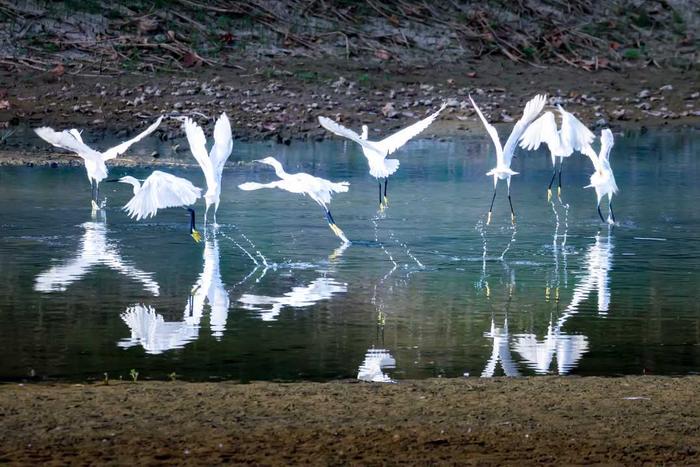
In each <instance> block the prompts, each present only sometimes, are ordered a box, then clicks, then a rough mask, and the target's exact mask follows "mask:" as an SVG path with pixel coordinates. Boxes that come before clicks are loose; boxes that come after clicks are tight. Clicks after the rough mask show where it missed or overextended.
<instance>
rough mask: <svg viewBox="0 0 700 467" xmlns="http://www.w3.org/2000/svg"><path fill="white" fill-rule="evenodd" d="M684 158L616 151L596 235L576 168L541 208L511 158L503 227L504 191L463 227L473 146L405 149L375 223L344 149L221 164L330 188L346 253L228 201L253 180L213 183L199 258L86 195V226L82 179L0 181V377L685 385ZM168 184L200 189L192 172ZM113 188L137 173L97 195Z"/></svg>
mask: <svg viewBox="0 0 700 467" xmlns="http://www.w3.org/2000/svg"><path fill="white" fill-rule="evenodd" d="M699 148H700V135H698V134H697V133H692V132H689V133H685V134H683V133H649V134H645V135H641V136H627V137H621V136H619V137H618V138H617V141H616V145H615V148H614V149H613V154H612V165H613V168H614V170H615V174H616V178H617V182H618V185H619V186H620V188H621V192H620V193H619V195H618V196H616V197H615V198H614V208H615V213H616V216H617V220H618V224H619V225H617V226H616V227H614V228H609V227H608V226H605V225H603V224H601V222H600V219H599V218H598V216H597V213H596V211H595V199H594V198H595V196H594V194H593V192H592V191H591V190H584V189H583V188H582V187H583V186H584V185H586V184H587V183H588V176H589V174H590V172H591V170H592V169H591V166H590V162H589V161H588V160H587V159H585V158H584V157H582V156H574V157H572V158H570V159H569V160H567V161H566V163H565V169H564V175H563V182H564V189H563V203H561V204H560V203H559V202H558V201H557V202H555V203H554V204H553V205H552V204H548V203H547V199H546V185H547V183H548V181H549V177H550V175H551V172H550V170H551V169H550V162H549V159H548V156H547V155H546V154H545V153H544V152H536V153H521V154H520V155H519V156H518V157H517V158H516V159H515V161H514V165H513V168H514V170H516V171H518V172H520V173H521V174H520V175H518V176H516V177H514V178H513V183H512V195H513V203H514V206H515V210H516V214H517V227H516V228H513V227H512V226H511V224H510V213H509V209H508V202H507V199H506V198H505V196H504V193H505V192H504V191H500V192H499V196H498V197H497V199H496V204H495V208H494V216H493V220H492V223H491V225H489V226H485V225H484V221H485V217H486V216H485V214H486V211H487V210H488V204H489V202H490V198H491V195H492V187H493V185H492V182H491V180H490V179H489V178H487V177H486V176H484V173H485V172H486V171H487V170H489V169H490V168H491V167H492V165H493V160H492V159H493V149H492V147H491V146H490V145H489V144H488V141H487V140H486V139H483V138H474V139H458V140H450V141H436V140H424V141H414V142H411V143H410V144H409V145H408V146H406V147H405V149H403V150H402V151H401V152H400V153H399V154H398V158H399V159H400V160H401V167H400V169H399V171H398V173H397V174H396V175H395V176H394V177H392V178H391V180H390V182H389V200H390V205H389V208H388V209H387V210H386V211H385V212H383V213H378V211H377V185H376V181H375V180H374V179H372V178H371V177H370V176H369V175H368V173H367V166H366V162H365V160H364V158H363V157H362V154H361V152H360V150H359V149H358V148H357V147H355V146H354V145H352V144H346V143H345V142H343V141H330V142H324V143H315V144H311V143H308V144H305V143H293V144H292V145H291V146H289V147H287V146H270V145H264V144H247V145H244V144H240V143H239V144H236V145H235V146H234V155H233V156H232V159H237V160H242V161H250V160H253V159H256V158H260V157H262V156H265V155H268V154H270V153H272V154H275V155H276V156H278V158H279V159H280V160H282V162H283V163H284V165H285V166H286V167H287V169H288V171H290V172H294V171H306V172H309V173H312V174H314V175H317V176H321V177H325V178H329V179H331V180H334V181H341V180H347V181H349V182H350V183H351V189H350V192H348V193H344V194H339V195H336V197H335V199H334V200H333V203H332V212H333V215H334V217H335V219H336V221H337V223H338V225H339V226H340V227H341V228H343V230H344V231H345V234H346V235H347V236H348V238H349V239H350V240H351V241H352V244H351V245H349V246H341V245H340V243H339V241H338V239H337V238H336V237H334V236H333V235H332V233H331V231H330V229H328V227H327V224H326V223H325V221H324V218H323V212H322V211H321V210H320V209H319V208H318V206H316V205H315V204H314V203H313V202H312V201H310V200H309V199H307V198H303V197H300V196H298V195H291V194H289V193H285V192H281V191H271V190H261V191H257V192H242V191H240V190H238V189H237V188H236V185H238V184H239V183H242V182H243V181H249V180H253V181H268V180H273V179H274V174H273V173H272V170H271V169H270V168H269V167H267V166H262V165H260V166H255V165H251V164H246V165H243V166H237V167H232V168H230V169H227V170H226V172H225V173H224V180H223V192H222V203H221V207H220V209H219V213H218V221H219V223H220V224H221V225H220V227H219V229H218V231H214V230H213V229H207V234H206V241H205V242H203V243H202V244H199V245H197V244H195V243H193V242H192V240H191V239H190V237H189V236H188V232H187V216H186V212H185V211H184V210H182V209H170V210H165V211H162V212H160V213H159V214H158V216H156V217H155V218H153V219H150V220H147V221H142V222H133V221H131V220H130V219H128V218H127V217H126V216H125V215H124V213H123V212H121V211H120V206H122V205H124V204H125V203H126V201H127V200H128V199H129V197H130V195H131V190H130V187H128V186H125V185H121V184H108V183H103V184H102V186H101V188H102V194H103V195H105V196H106V198H107V203H106V209H105V210H104V211H103V212H102V213H100V214H98V215H97V216H94V217H93V216H91V212H90V206H89V199H90V187H89V184H88V182H87V178H86V177H85V172H84V170H83V169H82V168H61V169H38V168H2V169H0V199H2V201H3V202H2V205H0V323H2V325H0V355H2V356H3V357H2V358H1V359H0V377H1V378H2V379H5V380H19V379H23V378H27V377H30V376H34V377H36V378H60V379H86V378H102V377H103V374H104V373H105V372H106V373H108V374H109V376H110V378H118V377H120V376H121V377H123V378H128V377H129V372H130V370H131V369H136V370H137V371H138V372H139V374H140V375H141V376H140V377H141V378H144V377H150V378H167V375H169V374H171V373H173V372H174V373H176V374H178V375H181V376H180V377H182V378H186V379H209V378H227V379H240V380H245V381H247V380H259V379H264V380H276V379H282V380H300V379H313V380H328V379H336V378H356V377H358V375H359V376H360V377H361V378H362V379H369V380H377V381H389V380H401V379H406V378H424V377H431V376H445V377H455V376H461V375H464V374H469V375H471V376H494V375H503V374H506V375H512V376H516V375H533V374H580V375H619V374H641V373H643V372H647V373H657V374H689V373H695V372H697V371H698V368H699V367H700V346H699V343H700V300H699V299H700V292H698V290H699V286H700V281H699V278H698V272H697V268H698V265H699V261H698V259H699V257H700V240H699V239H698V235H697V232H698V229H699V228H700V210H699V209H698V208H697V203H698V201H697V200H698V199H700V188H699V187H698V185H697V183H696V180H697V179H698V176H699V175H700V162H698V158H697V153H698V149H699ZM169 171H170V172H172V173H175V174H176V175H179V176H183V177H186V178H189V179H191V180H192V181H193V182H194V183H196V184H198V185H199V186H204V179H203V176H202V174H201V173H200V172H199V171H197V170H182V169H179V170H169ZM127 173H129V174H132V175H135V176H137V177H145V176H146V175H148V173H149V170H145V169H122V168H112V169H111V171H110V176H120V175H125V174H127ZM504 187H505V185H502V186H500V187H499V189H500V190H503V189H504ZM198 211H199V212H200V213H201V212H202V211H203V201H201V202H200V204H198ZM200 221H201V218H200ZM504 251H505V254H503V253H504ZM501 257H502V259H501Z"/></svg>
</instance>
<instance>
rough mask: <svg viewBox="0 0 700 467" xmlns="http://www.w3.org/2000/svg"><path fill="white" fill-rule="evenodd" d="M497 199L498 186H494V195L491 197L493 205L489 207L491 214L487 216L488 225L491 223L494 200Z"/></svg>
mask: <svg viewBox="0 0 700 467" xmlns="http://www.w3.org/2000/svg"><path fill="white" fill-rule="evenodd" d="M494 201H496V187H493V197H492V198H491V207H490V208H489V215H488V216H487V217H486V225H489V224H490V223H491V213H492V212H493V202H494Z"/></svg>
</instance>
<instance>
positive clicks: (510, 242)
mask: <svg viewBox="0 0 700 467" xmlns="http://www.w3.org/2000/svg"><path fill="white" fill-rule="evenodd" d="M511 229H512V232H513V233H512V234H511V236H510V240H509V241H508V244H507V245H506V248H505V249H504V250H503V253H501V256H499V257H498V259H499V260H501V261H503V260H504V258H505V256H506V253H508V250H510V247H511V246H512V245H513V243H515V234H517V233H518V225H517V224H513V226H512V227H511Z"/></svg>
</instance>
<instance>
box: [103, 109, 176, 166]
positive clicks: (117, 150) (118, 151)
mask: <svg viewBox="0 0 700 467" xmlns="http://www.w3.org/2000/svg"><path fill="white" fill-rule="evenodd" d="M162 121H163V116H162V115H161V116H160V117H158V120H156V121H155V122H153V123H152V124H151V126H149V127H148V128H146V129H145V130H144V131H142V132H141V133H139V134H138V135H136V136H134V137H133V138H131V139H130V140H129V141H124V142H123V143H121V144H119V145H117V146H114V147H113V148H109V149H107V150H106V151H104V152H103V153H102V160H105V161H108V160H110V159H114V158H115V157H117V156H120V155H122V154H124V153H125V152H126V151H127V149H129V148H130V147H131V146H132V145H133V144H136V143H138V142H139V141H141V140H142V139H144V138H145V137H146V136H148V135H150V134H151V133H153V132H154V131H156V128H158V125H160V122H162Z"/></svg>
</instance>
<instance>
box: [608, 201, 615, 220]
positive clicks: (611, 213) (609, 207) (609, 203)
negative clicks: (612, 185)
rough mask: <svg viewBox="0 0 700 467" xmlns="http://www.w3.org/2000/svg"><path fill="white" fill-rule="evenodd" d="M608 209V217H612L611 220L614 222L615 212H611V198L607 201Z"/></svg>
mask: <svg viewBox="0 0 700 467" xmlns="http://www.w3.org/2000/svg"><path fill="white" fill-rule="evenodd" d="M608 209H610V217H611V218H612V221H613V222H615V213H614V212H613V208H612V200H609V201H608Z"/></svg>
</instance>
